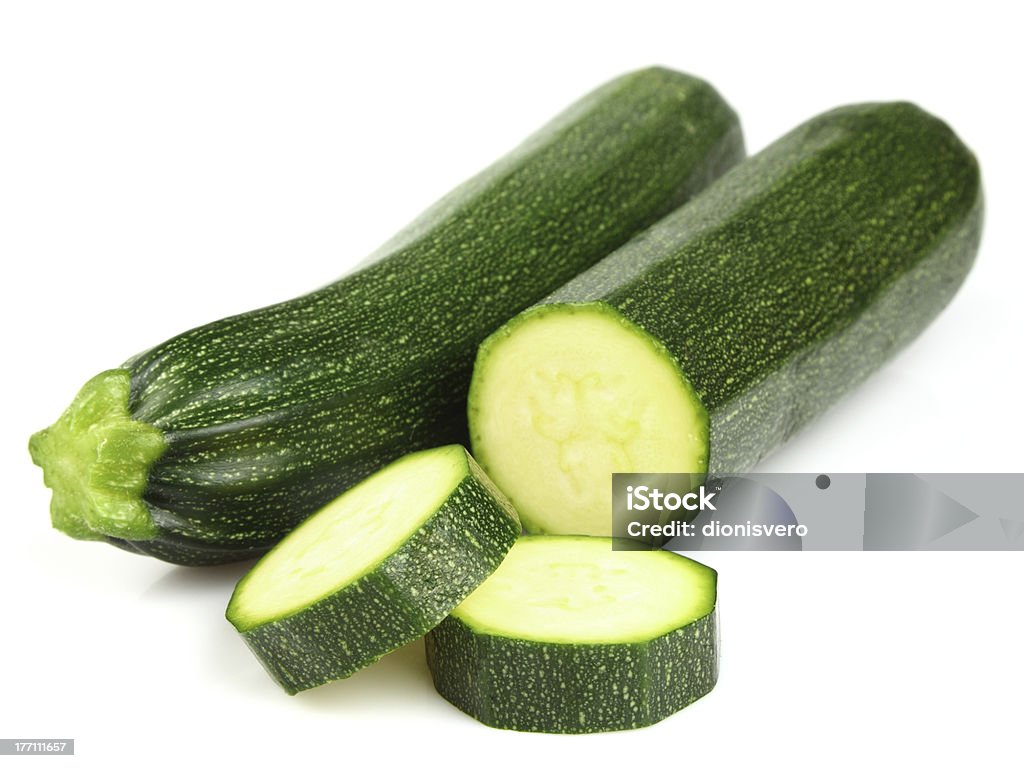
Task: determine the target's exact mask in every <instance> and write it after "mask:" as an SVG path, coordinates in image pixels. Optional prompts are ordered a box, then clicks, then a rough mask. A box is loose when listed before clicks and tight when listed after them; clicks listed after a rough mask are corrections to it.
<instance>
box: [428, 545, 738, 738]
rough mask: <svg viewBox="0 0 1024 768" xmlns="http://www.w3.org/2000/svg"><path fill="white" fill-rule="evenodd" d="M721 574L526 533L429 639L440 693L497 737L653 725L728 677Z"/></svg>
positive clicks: (666, 558)
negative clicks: (719, 614) (722, 647)
mask: <svg viewBox="0 0 1024 768" xmlns="http://www.w3.org/2000/svg"><path fill="white" fill-rule="evenodd" d="M716 581H717V575H716V573H715V571H713V570H712V569H711V568H708V567H707V566H704V565H701V564H700V563H697V562H695V561H693V560H689V559H687V558H685V557H682V556H681V555H676V554H673V553H671V552H666V551H664V550H661V551H655V552H650V551H648V552H613V551H612V545H611V540H610V539H602V538H592V537H583V536H526V537H523V538H522V539H520V540H519V541H518V542H517V543H516V545H515V546H514V547H513V548H512V550H511V551H510V552H509V554H508V556H507V557H506V558H505V561H504V562H503V563H502V564H501V565H500V566H499V567H498V569H497V570H496V571H495V572H494V574H493V575H492V576H491V577H490V578H489V579H487V581H485V582H484V583H483V584H482V585H481V586H480V587H479V588H478V589H477V590H476V591H475V592H473V594H471V595H470V596H469V597H468V598H466V600H465V601H464V602H463V603H462V604H461V605H459V607H458V608H456V609H455V610H454V611H453V612H452V614H451V615H450V616H449V617H448V618H446V619H445V620H444V621H442V622H441V623H440V624H439V625H438V627H437V628H436V629H434V630H433V631H432V632H431V633H430V634H429V635H427V643H426V647H427V663H428V665H429V667H430V671H431V674H432V676H433V679H434V686H435V687H436V688H437V690H438V692H439V693H440V694H441V695H442V696H443V697H444V698H446V699H448V701H450V702H451V703H452V704H454V705H455V706H456V707H458V708H459V709H461V710H463V711H464V712H466V713H468V714H470V715H472V716H473V717H475V718H476V719H478V720H480V721H481V722H483V723H486V724H487V725H490V726H492V727H495V728H507V729H511V730H516V731H544V732H547V733H592V732H595V731H617V730H625V729H629V728H640V727H642V726H645V725H651V724H652V723H656V722H658V721H659V720H662V719H664V718H666V717H668V716H669V715H671V714H673V713H674V712H677V711H678V710H680V709H682V708H683V707H685V706H687V705H688V704H690V703H692V702H693V701H695V700H697V699H699V698H700V697H701V696H704V695H705V694H706V693H708V691H710V690H711V689H712V688H713V687H714V685H715V681H716V680H717V678H718V639H717V638H718V629H717V620H716V614H715V601H716Z"/></svg>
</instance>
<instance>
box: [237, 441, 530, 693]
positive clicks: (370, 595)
mask: <svg viewBox="0 0 1024 768" xmlns="http://www.w3.org/2000/svg"><path fill="white" fill-rule="evenodd" d="M466 461H467V473H466V476H465V477H464V478H463V480H462V481H461V482H460V483H459V484H458V485H457V486H456V487H455V489H454V490H453V491H452V492H451V494H450V495H449V496H448V498H447V499H446V500H445V501H444V503H443V504H442V505H441V507H440V508H439V509H438V510H437V512H436V513H435V514H434V515H432V516H431V517H430V518H429V519H428V520H427V521H426V522H425V523H424V525H423V526H422V527H420V528H419V529H418V530H417V531H416V532H415V533H414V534H413V535H412V536H410V537H409V538H408V539H407V540H406V541H405V542H404V543H403V544H402V545H401V547H399V548H398V549H397V550H395V551H394V552H393V553H392V554H390V555H389V556H388V557H386V558H385V559H384V560H383V561H382V562H381V563H379V564H378V566H377V567H376V568H374V569H373V570H371V571H369V572H368V573H366V574H365V575H363V576H362V577H360V578H359V579H358V580H356V581H355V582H353V583H352V584H349V585H348V586H346V587H344V588H342V589H340V590H338V591H337V592H334V593H333V594H331V595H328V596H327V597H324V598H323V599H321V600H319V601H318V602H316V603H314V604H313V605H311V606H309V607H308V608H305V609H303V610H302V611H300V612H298V613H294V614H292V615H290V616H285V617H283V618H280V619H276V620H272V621H269V622H267V623H264V624H261V625H259V626H256V627H251V628H243V627H236V628H238V629H239V633H240V634H241V636H242V639H243V640H244V641H245V643H246V645H248V646H249V649H250V650H251V651H252V652H253V654H255V656H256V657H257V658H258V659H259V661H260V663H261V664H262V665H263V667H264V669H266V670H267V672H268V673H269V674H270V676H271V677H273V678H274V680H276V681H277V683H278V684H279V685H280V686H281V687H282V688H283V689H284V690H285V691H286V692H287V693H289V694H295V693H298V692H299V691H303V690H306V689H309V688H313V687H315V686H318V685H323V684H324V683H328V682H330V681H332V680H339V679H341V678H345V677H349V676H351V675H352V674H354V673H355V672H357V671H359V670H360V669H362V668H363V667H366V666H368V665H369V664H372V663H373V662H375V661H377V660H378V659H379V658H380V657H382V656H384V655H385V654H387V653H390V652H391V651H393V650H395V649H396V648H399V647H401V646H403V645H405V644H406V643H409V642H411V641H413V640H415V639H416V638H418V637H421V636H422V635H424V634H426V633H427V632H429V631H430V630H431V629H433V628H434V627H435V626H437V624H438V623H439V622H440V621H441V620H442V619H443V618H444V617H445V616H447V615H448V614H449V613H450V612H451V610H452V609H453V608H455V607H456V606H457V605H458V604H459V603H460V602H462V600H464V599H465V598H466V597H467V596H468V595H469V594H470V593H471V592H472V591H473V590H474V589H476V588H477V587H478V586H479V585H480V584H481V583H482V582H483V581H484V580H485V579H486V578H487V577H488V576H489V575H490V574H491V573H493V572H494V570H495V569H496V568H497V567H498V566H499V565H500V564H501V561H502V560H503V559H504V558H505V554H506V553H507V552H508V550H509V549H510V548H511V547H512V545H513V544H515V542H516V539H518V538H519V533H520V524H519V519H518V517H517V516H516V513H515V510H514V509H513V508H512V505H511V504H510V503H509V502H508V500H507V499H505V497H504V496H503V495H502V494H501V492H500V491H499V490H498V489H497V488H495V487H494V484H493V483H492V482H491V481H490V479H489V478H488V477H487V476H486V475H485V474H484V473H483V471H482V470H481V469H480V467H479V466H478V465H477V463H476V462H475V461H474V460H473V458H472V457H471V456H469V454H468V453H467V454H466ZM243 582H244V579H243ZM241 584H242V582H240V583H239V586H241ZM236 592H237V589H236ZM227 617H228V620H229V621H231V620H232V608H231V605H230V604H229V606H228V610H227ZM232 623H234V622H232Z"/></svg>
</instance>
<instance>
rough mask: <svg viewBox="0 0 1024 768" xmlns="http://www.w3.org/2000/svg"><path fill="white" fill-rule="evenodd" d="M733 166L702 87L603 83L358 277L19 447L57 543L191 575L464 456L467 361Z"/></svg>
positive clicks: (726, 125)
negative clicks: (429, 466)
mask: <svg viewBox="0 0 1024 768" xmlns="http://www.w3.org/2000/svg"><path fill="white" fill-rule="evenodd" d="M742 155H743V142H742V138H741V135H740V130H739V125H738V122H737V119H736V115H735V114H734V113H733V111H732V110H731V109H730V108H729V106H728V105H727V104H725V102H724V101H722V99H721V98H720V97H719V95H718V94H717V93H716V92H715V91H714V89H713V88H712V87H711V86H710V85H708V84H707V83H705V82H702V81H700V80H697V79H695V78H692V77H689V76H687V75H683V74H680V73H677V72H672V71H669V70H665V69H657V68H656V69H647V70H643V71H640V72H635V73H633V74H629V75H626V76H623V77H621V78H619V79H617V80H614V81H612V82H610V83H608V84H606V85H605V86H604V87H602V88H600V89H598V90H597V91H595V92H593V93H592V94H590V95H589V96H587V97H585V98H584V99H583V100H581V101H580V102H578V103H577V104H575V105H574V106H572V107H570V108H569V109H568V110H567V111H566V112H565V113H563V114H562V115H561V116H560V117H558V118H556V119H555V120H554V121H553V122H552V123H550V124H549V125H548V126H547V127H545V128H543V129H542V130H541V131H540V132H539V133H537V134H536V135H534V136H533V137H532V138H530V139H529V140H527V141H526V143H524V144H523V145H522V146H521V147H519V148H518V149H517V150H515V151H514V152H512V153H511V154H510V155H508V156H506V157H505V158H504V159H502V160H500V161H499V162H498V163H497V164H495V165H494V166H492V167H491V168H489V169H488V170H486V171H484V172H483V173H482V174H480V175H479V176H477V177H475V178H473V179H472V180H470V181H468V182H467V183H466V184H464V185H463V186H461V187H459V188H458V189H456V190H455V191H454V192H452V193H451V194H449V195H448V196H447V197H445V198H444V199H443V200H441V201H440V202H439V203H438V204H437V205H435V206H434V207H433V208H431V209H430V210H428V211H427V212H426V213H424V214H423V215H422V216H421V217H420V218H419V219H418V220H417V221H415V222H414V223H413V224H412V225H410V226H409V227H408V228H407V229H406V230H404V231H403V232H401V233H400V234H399V235H397V236H396V237H395V238H394V239H393V240H391V241H390V242H389V243H387V244H385V245H384V246H383V247H382V248H381V249H380V250H379V251H378V252H377V253H376V254H375V255H374V256H373V257H371V260H370V262H369V263H368V264H366V265H365V266H363V267H362V268H361V269H360V270H359V271H357V272H355V273H353V274H350V275H349V276H347V277H345V278H343V279H341V280H340V281H338V282H336V283H334V284H332V285H328V286H326V287H325V288H322V289H320V290H318V291H315V292H313V293H310V294H307V295H305V296H301V297H299V298H297V299H294V300H291V301H286V302H284V303H281V304H276V305H274V306H270V307H266V308H263V309H260V310H256V311H253V312H249V313H246V314H242V315H238V316H234V317H228V318H225V319H223V320H219V321H217V322H213V323H210V324H209V325H205V326H202V327H199V328H195V329H192V330H190V331H187V332H185V333H183V334H181V335H179V336H176V337H174V338H172V339H170V340H169V341H166V342H164V343H162V344H158V345H156V346H155V347H153V348H152V349H150V350H149V351H147V352H143V353H142V354H140V355H138V356H136V357H133V358H132V359H130V360H129V361H128V362H126V363H125V364H124V365H123V366H121V367H120V368H116V369H113V370H109V371H105V372H103V373H101V374H99V375H98V376H96V377H95V378H93V379H92V380H90V381H89V382H88V383H86V385H85V386H84V387H83V389H82V391H81V392H80V393H79V395H78V397H77V398H76V399H75V400H74V402H73V403H72V405H71V406H70V408H69V409H68V410H67V411H66V412H65V413H64V415H63V416H61V418H60V419H59V420H58V421H57V423H56V424H54V425H53V426H52V427H50V428H49V429H45V430H43V431H41V432H39V433H37V434H36V435H35V436H33V438H32V440H31V442H30V446H29V447H30V451H31V454H32V459H33V461H35V463H36V464H38V465H40V466H41V467H42V468H43V472H44V481H45V482H46V484H47V485H48V486H49V487H50V488H51V489H52V490H53V495H52V501H51V507H50V511H51V518H52V521H53V524H54V526H55V527H57V528H58V529H60V530H62V531H64V532H65V533H67V534H69V535H71V536H74V537H76V538H80V539H95V540H102V541H107V542H110V543H112V544H115V545H117V546H120V547H122V548H125V549H129V550H131V551H135V552H142V553H145V554H149V555H153V556H155V557H159V558H161V559H164V560H168V561H170V562H174V563H182V564H190V565H201V564H212V563H222V562H229V561H232V560H241V559H245V558H249V557H253V556H255V555H258V554H260V553H261V552H264V551H266V550H267V549H268V548H269V547H271V546H272V545H273V544H274V542H276V541H277V540H278V539H280V538H281V536H283V535H284V534H285V533H287V532H288V531H289V530H291V529H292V528H294V527H295V525H297V524H298V523H299V522H300V521H301V520H303V519H304V518H305V517H307V516H308V515H309V514H311V513H312V512H313V511H315V510H316V509H318V508H319V507H320V506H322V505H323V504H325V503H326V502H327V501H328V500H330V499H332V498H334V497H335V496H337V495H338V494H339V493H340V492H342V491H343V490H344V489H345V488H348V487H350V486H352V485H353V484H354V483H356V482H358V481H359V480H360V479H362V478H363V477H365V476H366V475H368V474H369V473H370V472H372V471H374V470H375V469H378V468H380V467H381V466H383V465H384V464H386V463H387V462H388V461H390V460H392V459H394V458H396V457H398V456H400V455H402V454H404V453H406V452H407V451H409V450H415V449H418V448H425V447H429V446H432V445H440V444H444V443H447V442H463V443H464V442H466V440H467V432H466V430H467V426H466V415H465V412H466V391H467V389H468V385H469V378H470V372H471V370H472V363H473V355H474V352H475V350H476V346H477V345H478V344H479V342H480V341H481V340H483V338H484V337H485V336H486V335H487V334H488V333H490V332H491V331H493V330H494V329H495V328H497V327H498V326H499V325H500V324H501V323H502V322H504V321H505V320H507V319H508V318H510V317H512V316H513V315H514V314H516V313H517V312H518V311H520V310H521V309H523V308H525V307H527V306H529V305H530V304H532V303H533V302H535V301H537V300H538V299H540V298H542V297H543V296H545V295H546V294H547V293H549V292H550V291H552V290H554V289H555V288H556V287H557V286H559V285H561V284H562V283H563V282H565V281H566V280H568V279H569V278H571V277H572V276H574V275H575V274H577V273H578V272H580V271H582V270H583V269H585V268H587V267H589V266H590V265H592V264H593V263H595V262H596V261H598V260H599V259H600V258H601V257H603V256H605V255H607V253H609V252H610V251H611V250H613V249H614V248H616V247H617V246H619V245H621V244H623V243H624V242H626V241H627V240H628V239H629V237H630V236H631V235H633V234H634V233H636V232H638V231H640V230H641V229H643V228H644V227H646V226H647V225H649V224H650V223H652V222H654V221H655V220H657V219H658V218H659V217H661V216H662V215H664V214H665V213H667V212H669V211H670V210H672V209H673V208H674V207H676V206H677V205H679V204H680V203H682V202H683V201H685V200H687V199H688V198H689V197H690V196H691V195H692V194H693V193H695V192H696V191H698V190H699V189H701V188H702V187H703V186H705V185H706V184H707V183H708V182H709V181H711V180H712V179H713V178H715V177H716V176H718V175H719V174H720V173H721V172H722V171H724V170H725V169H726V168H727V167H729V166H730V165H732V164H733V163H735V162H736V161H737V160H739V159H740V158H741V157H742Z"/></svg>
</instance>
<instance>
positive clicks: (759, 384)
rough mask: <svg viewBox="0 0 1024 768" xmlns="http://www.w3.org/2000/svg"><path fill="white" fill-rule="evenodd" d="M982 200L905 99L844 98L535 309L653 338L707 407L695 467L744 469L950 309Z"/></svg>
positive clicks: (971, 174)
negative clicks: (592, 318)
mask: <svg viewBox="0 0 1024 768" xmlns="http://www.w3.org/2000/svg"><path fill="white" fill-rule="evenodd" d="M983 207H984V205H983V195H982V188H981V178H980V171H979V168H978V163H977V161H976V159H975V157H974V155H973V154H972V153H971V151H970V150H969V149H968V148H967V147H966V146H965V145H964V144H963V143H962V142H961V141H960V139H959V138H958V137H957V136H956V135H955V134H954V133H953V131H952V130H951V129H950V128H949V127H948V126H947V125H946V124H945V123H944V122H942V121H941V120H939V119H937V118H935V117H933V116H932V115H930V114H928V113H927V112H925V111H923V110H921V109H920V108H919V107H917V106H915V105H913V104H909V103H903V102H895V103H876V104H861V105H852V106H847V107H840V108H838V109H835V110H833V111H831V112H827V113H825V114H823V115H820V116H818V117H816V118H813V119H811V120H810V121H808V122H806V123H804V124H803V125H801V126H799V127H798V128H796V129H795V130H794V131H792V132H791V133H789V134H788V135H786V136H785V137H783V138H782V139H780V140H778V141H777V142H775V143H774V144H772V145H771V146H769V147H768V148H767V149H765V150H764V151H762V152H760V153H759V154H757V155H755V156H754V157H752V158H750V159H749V160H747V161H745V162H744V163H742V164H740V165H739V166H737V167H735V168H734V169H732V170H731V171H730V172H728V173H726V174H725V175H724V176H723V177H722V178H721V179H720V180H718V181H717V182H716V183H715V184H713V185H712V186H711V187H709V188H708V190H706V191H705V192H704V193H702V194H701V195H699V196H698V197H697V198H696V199H695V200H693V201H692V202H691V203H689V204H688V205H686V206H684V207H682V208H680V209H679V210H678V211H676V212H674V213H672V214H670V215H669V216H667V217H666V218H664V219H662V220H661V221H660V222H658V223H657V224H656V225H654V226H652V227H651V228H650V229H648V230H646V231H645V232H644V233H642V234H641V235H639V236H637V237H636V238H635V239H633V240H632V241H631V242H630V243H628V244H627V245H625V246H624V247H622V248H620V249H619V250H617V251H616V252H614V253H613V254H611V255H609V256H608V257H607V258H606V259H604V260H602V261H601V262H600V263H599V264H597V265H596V266H594V267H593V268H591V269H590V270H588V271H587V272H585V273H583V274H581V275H580V276H578V277H577V278H575V279H574V280H571V281H570V282H568V283H567V284H566V285H564V286H563V287H562V288H560V289H559V290H558V291H556V292H554V293H553V294H552V295H551V296H549V297H547V298H546V299H545V300H544V301H543V302H541V304H540V306H539V307H537V309H536V310H530V311H543V308H545V307H546V306H550V305H555V304H587V303H592V302H599V303H601V304H604V305H605V306H607V307H609V308H611V309H612V310H613V311H615V312H617V313H618V314H619V315H620V316H621V317H622V318H623V319H624V320H625V321H627V322H628V323H632V324H633V325H635V326H637V327H638V328H640V329H641V330H642V331H644V332H646V333H647V334H648V335H649V336H651V337H653V338H654V339H656V340H657V341H658V342H660V344H661V345H663V346H664V347H665V348H666V349H667V350H668V352H669V353H670V354H671V355H672V356H673V357H674V358H675V360H676V361H677V362H678V365H679V369H680V372H681V375H682V376H683V378H684V379H685V380H686V381H687V382H688V384H689V386H690V387H691V388H692V389H693V391H694V392H695V394H696V395H697V397H698V398H699V400H700V402H701V404H702V406H703V408H704V410H705V411H706V415H707V422H708V430H709V435H710V437H709V450H708V453H707V454H706V456H705V462H706V466H704V467H699V468H698V467H695V468H694V469H693V471H705V470H706V471H709V472H714V473H723V472H725V473H728V472H739V471H745V470H748V469H750V468H751V467H753V466H754V465H755V464H756V463H757V462H758V461H759V460H760V459H762V458H763V457H764V456H766V455H768V454H769V453H771V452H772V451H773V450H774V449H775V448H777V447H778V446H779V445H781V444H782V443H784V442H785V441H786V440H788V439H789V438H790V437H791V436H792V435H794V434H795V433H796V432H798V431H799V430H800V429H801V428H802V427H803V426H804V425H805V424H807V423H808V422H809V421H811V420H812V419H814V418H815V417H816V416H817V415H819V414H820V413H821V412H822V411H824V410H825V409H826V408H827V407H829V406H830V405H831V404H832V403H834V402H835V401H836V400H838V399H839V398H840V397H842V396H843V395H844V394H845V393H846V392H848V391H850V390H851V389H853V388H854V387H855V386H856V385H857V384H858V383H860V382H861V381H863V380H864V379H865V378H867V377H868V375H870V374H871V373H872V372H873V371H874V370H876V369H877V368H879V367H880V366H881V365H882V364H883V363H884V362H886V361H887V360H888V359H889V358H891V357H892V356H893V355H894V354H895V353H896V352H897V351H898V350H899V349H901V348H902V347H904V346H905V345H907V344H908V343H909V342H910V341H911V340H913V339H914V338H915V337H916V336H917V335H918V334H920V333H921V332H922V331H923V330H924V329H925V328H926V327H927V326H928V324H929V323H930V322H931V321H932V320H933V319H934V318H935V316H936V315H937V314H938V313H939V312H940V311H941V310H942V309H943V308H944V307H945V306H946V305H947V304H948V303H949V301H950V300H951V299H952V298H953V296H954V294H955V293H956V291H957V290H958V289H959V287H960V285H961V284H962V283H963V281H964V279H965V278H966V276H967V274H968V272H969V271H970V269H971V266H972V264H973V263H974V259H975V255H976V253H977V250H978V246H979V242H980V238H981V229H982V221H983ZM515 322H517V320H516V319H514V320H513V321H511V323H510V325H511V324H514V323H515ZM503 333H507V329H502V330H499V331H498V332H497V333H496V334H494V336H493V337H492V340H493V339H495V338H497V337H500V336H501V335H502V334H503ZM492 340H489V341H488V342H486V343H485V345H484V346H485V347H486V346H487V345H488V344H490V343H492ZM471 409H472V405H471ZM471 422H472V411H471ZM484 466H485V468H487V466H486V463H485V464H484Z"/></svg>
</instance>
